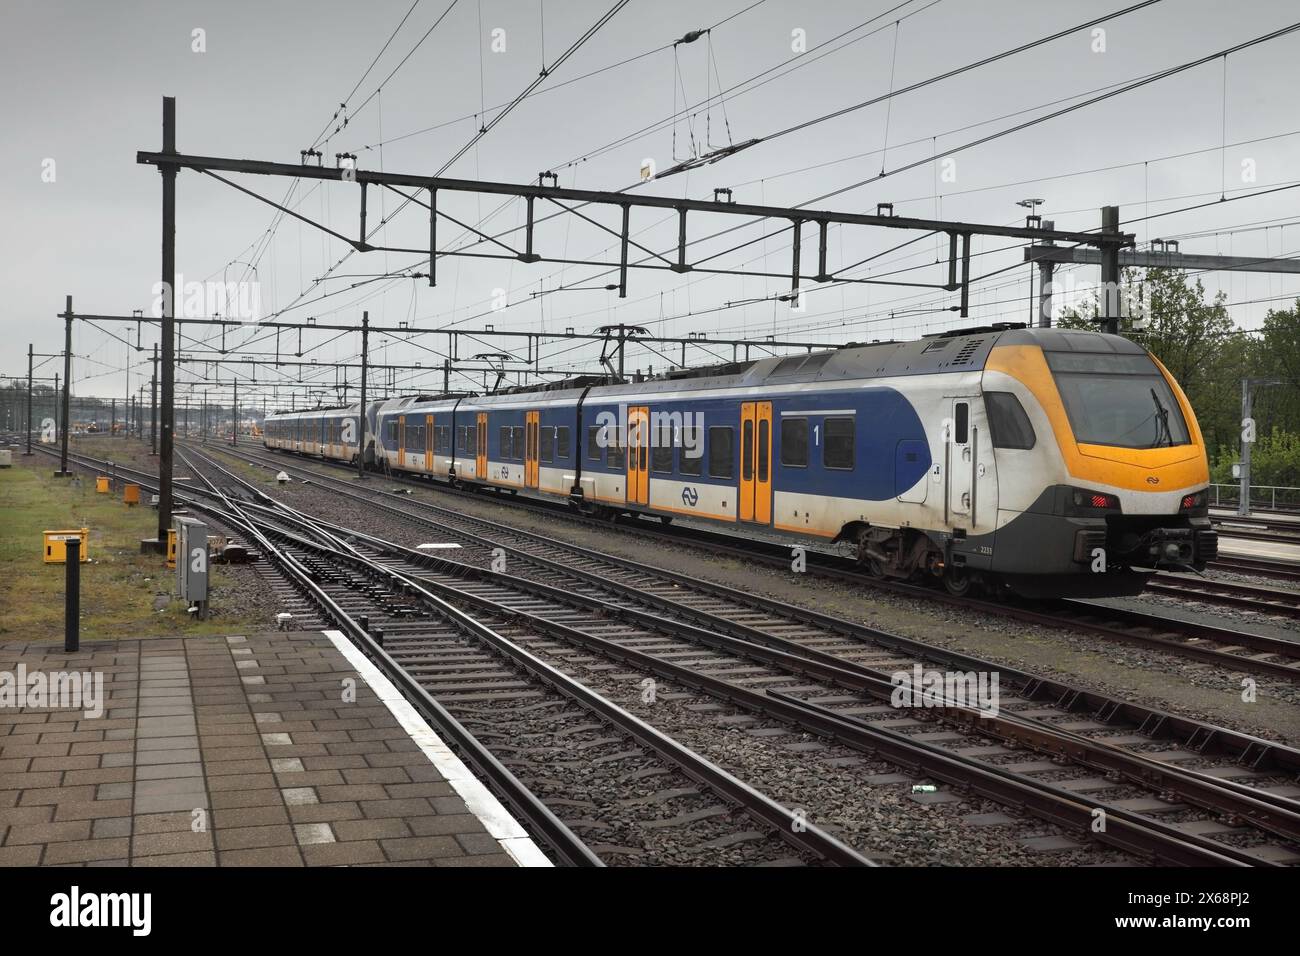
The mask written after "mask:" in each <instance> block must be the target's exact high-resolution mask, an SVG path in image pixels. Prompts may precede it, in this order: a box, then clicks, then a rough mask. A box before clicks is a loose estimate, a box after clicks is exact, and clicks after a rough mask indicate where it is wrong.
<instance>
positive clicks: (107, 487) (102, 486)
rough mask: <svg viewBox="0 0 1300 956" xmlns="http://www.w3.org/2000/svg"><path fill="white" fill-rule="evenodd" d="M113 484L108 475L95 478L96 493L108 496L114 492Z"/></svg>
mask: <svg viewBox="0 0 1300 956" xmlns="http://www.w3.org/2000/svg"><path fill="white" fill-rule="evenodd" d="M112 487H113V482H112V481H111V480H110V479H109V478H108V477H107V476H106V475H98V476H96V478H95V491H96V493H98V494H101V495H106V494H108V493H109V491H111V490H112Z"/></svg>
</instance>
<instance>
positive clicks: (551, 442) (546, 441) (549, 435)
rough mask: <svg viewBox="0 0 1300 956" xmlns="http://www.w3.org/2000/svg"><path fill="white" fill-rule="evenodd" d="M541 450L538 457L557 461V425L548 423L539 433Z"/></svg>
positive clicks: (548, 460) (547, 460)
mask: <svg viewBox="0 0 1300 956" xmlns="http://www.w3.org/2000/svg"><path fill="white" fill-rule="evenodd" d="M538 438H539V451H538V453H537V457H538V458H539V459H540V460H542V461H545V462H553V461H555V426H554V425H546V426H545V427H543V428H542V429H541V430H540V432H539V433H538Z"/></svg>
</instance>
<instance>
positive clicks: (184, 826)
mask: <svg viewBox="0 0 1300 956" xmlns="http://www.w3.org/2000/svg"><path fill="white" fill-rule="evenodd" d="M59 672H81V673H89V674H91V675H92V680H93V679H94V677H93V675H96V674H102V677H103V702H102V713H100V714H98V715H96V714H94V713H93V711H90V712H88V711H87V710H84V709H78V710H70V709H54V708H50V707H32V706H22V707H19V706H15V705H14V704H15V699H14V698H12V697H11V698H10V699H9V703H8V704H6V703H5V698H4V692H5V690H6V688H7V689H8V691H9V692H10V693H13V692H15V691H16V689H17V684H18V678H19V677H20V676H23V675H24V674H25V675H26V680H27V685H26V686H27V688H28V690H27V691H25V692H24V697H25V698H26V695H27V693H29V692H30V689H31V687H32V686H34V685H33V684H32V681H33V677H32V675H34V674H38V673H39V674H43V675H45V679H46V680H47V681H48V680H49V679H50V675H53V674H56V673H59ZM6 678H7V680H8V683H7V684H6V683H5V681H6ZM349 691H351V692H352V693H351V694H349V693H348V692H349ZM389 696H391V695H389ZM24 702H28V703H29V702H30V698H26V699H25V700H24ZM81 703H82V704H83V705H84V704H86V703H87V701H85V700H83V701H82V702H81ZM416 736H417V737H420V736H422V738H423V739H424V741H425V743H426V747H427V741H428V737H429V735H428V734H427V732H426V733H425V734H423V735H421V734H419V733H418V732H417V734H416ZM426 747H422V745H421V742H420V741H419V740H417V739H416V737H413V736H412V731H411V730H410V729H409V728H408V727H404V726H403V723H402V721H399V719H398V717H397V716H395V714H394V712H393V711H392V710H391V709H390V708H389V706H388V705H387V704H386V703H385V700H383V699H381V697H380V695H379V694H377V693H376V692H375V689H374V688H373V687H372V686H371V685H370V684H369V683H367V681H366V680H365V679H364V678H363V677H362V676H361V675H360V674H359V673H358V671H357V668H356V667H354V666H353V665H352V664H351V663H349V661H348V660H347V659H346V658H345V657H344V655H343V654H342V653H340V651H339V650H338V649H337V648H336V647H335V646H334V644H333V643H332V642H331V640H330V638H329V637H328V636H327V635H325V634H322V633H321V632H318V631H312V632H291V633H272V634H264V635H247V636H231V637H189V638H155V639H146V640H125V641H106V642H93V643H84V644H83V645H82V648H81V650H80V651H79V652H78V653H75V654H66V653H64V651H63V647H62V644H61V643H60V644H28V643H22V644H20V643H14V644H5V645H0V866H38V865H42V866H56V865H100V866H103V865H110V866H113V865H116V866H124V865H132V866H177V865H184V866H333V865H349V864H350V865H367V864H374V865H397V864H402V865H438V866H514V865H516V854H512V853H511V852H508V851H507V846H510V845H511V841H509V840H506V841H505V842H504V843H503V842H502V839H499V838H498V837H499V836H500V833H498V836H493V835H492V833H489V830H488V828H486V827H485V826H484V822H483V820H482V819H481V816H482V814H480V815H476V813H475V812H472V811H471V809H470V806H469V805H467V802H466V799H465V798H464V797H462V796H461V795H460V793H459V792H458V789H457V787H456V786H453V783H452V782H449V781H448V779H447V777H446V776H444V774H443V773H442V772H440V770H439V766H443V767H444V769H446V765H445V764H440V765H435V763H433V762H432V761H431V758H430V756H429V755H428V751H427V749H426ZM469 786H470V787H471V788H472V786H474V784H473V783H472V781H471V783H470V784H469ZM460 790H461V792H464V790H465V787H464V786H461V787H460ZM497 809H498V810H499V807H498V808H497ZM488 816H490V814H489V815H488ZM512 823H513V821H509V820H507V821H506V826H507V828H508V827H509V825H510V824H512ZM514 826H515V828H517V824H514ZM494 829H496V830H498V831H499V830H500V829H501V826H500V823H499V821H498V823H497V824H496V825H495V826H494ZM534 850H535V848H534Z"/></svg>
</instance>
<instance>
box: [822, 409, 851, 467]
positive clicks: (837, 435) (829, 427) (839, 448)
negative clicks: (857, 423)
mask: <svg viewBox="0 0 1300 956" xmlns="http://www.w3.org/2000/svg"><path fill="white" fill-rule="evenodd" d="M825 433H826V444H825V445H823V446H822V465H824V466H825V467H827V468H835V469H838V470H842V471H851V470H852V469H853V419H851V418H828V419H826V423H825Z"/></svg>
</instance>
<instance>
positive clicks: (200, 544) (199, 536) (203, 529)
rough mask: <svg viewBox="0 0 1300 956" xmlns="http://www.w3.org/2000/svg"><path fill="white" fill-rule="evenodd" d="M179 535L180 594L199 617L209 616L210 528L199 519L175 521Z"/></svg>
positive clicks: (177, 557) (177, 581) (178, 585)
mask: <svg viewBox="0 0 1300 956" xmlns="http://www.w3.org/2000/svg"><path fill="white" fill-rule="evenodd" d="M172 530H174V531H175V533H176V592H177V594H178V595H179V596H180V598H181V600H182V601H184V602H185V603H186V605H187V606H189V607H197V608H198V616H199V617H201V618H202V617H207V613H208V526H207V525H205V524H204V523H203V522H202V521H200V520H198V519H197V518H191V517H189V516H187V515H177V516H175V517H173V518H172Z"/></svg>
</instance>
